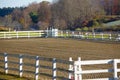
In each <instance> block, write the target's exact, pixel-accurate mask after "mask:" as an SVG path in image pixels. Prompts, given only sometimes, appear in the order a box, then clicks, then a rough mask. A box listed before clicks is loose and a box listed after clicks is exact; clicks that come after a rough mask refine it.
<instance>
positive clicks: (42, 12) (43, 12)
mask: <svg viewBox="0 0 120 80" xmlns="http://www.w3.org/2000/svg"><path fill="white" fill-rule="evenodd" d="M39 5H40V7H39V9H38V17H39V18H38V20H39V21H40V23H41V24H44V25H46V27H48V26H49V24H50V20H51V5H50V3H49V2H47V1H43V2H41V3H40V4H39ZM40 26H41V29H43V26H42V25H40ZM44 29H45V28H44ZM46 29H47V28H46Z"/></svg>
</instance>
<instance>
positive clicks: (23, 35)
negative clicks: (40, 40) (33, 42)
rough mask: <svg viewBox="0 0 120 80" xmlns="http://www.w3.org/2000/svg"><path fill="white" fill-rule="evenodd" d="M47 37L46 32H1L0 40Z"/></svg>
mask: <svg viewBox="0 0 120 80" xmlns="http://www.w3.org/2000/svg"><path fill="white" fill-rule="evenodd" d="M43 36H45V31H44V30H40V31H11V32H0V38H3V39H6V38H33V37H43Z"/></svg>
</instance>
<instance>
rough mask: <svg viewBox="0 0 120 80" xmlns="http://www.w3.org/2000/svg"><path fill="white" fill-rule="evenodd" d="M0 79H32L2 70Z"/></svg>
mask: <svg viewBox="0 0 120 80" xmlns="http://www.w3.org/2000/svg"><path fill="white" fill-rule="evenodd" d="M0 80H32V79H27V78H24V77H23V78H20V77H19V76H16V75H13V74H5V73H2V72H0Z"/></svg>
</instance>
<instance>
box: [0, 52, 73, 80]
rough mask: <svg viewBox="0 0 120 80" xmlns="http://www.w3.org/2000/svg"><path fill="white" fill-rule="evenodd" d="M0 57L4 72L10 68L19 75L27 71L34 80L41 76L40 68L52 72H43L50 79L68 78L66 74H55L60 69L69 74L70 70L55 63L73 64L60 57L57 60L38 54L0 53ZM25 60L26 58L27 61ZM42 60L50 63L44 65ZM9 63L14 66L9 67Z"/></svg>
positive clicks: (7, 71)
mask: <svg viewBox="0 0 120 80" xmlns="http://www.w3.org/2000/svg"><path fill="white" fill-rule="evenodd" d="M0 58H1V59H0V64H3V65H0V68H2V69H3V70H4V72H5V73H6V74H8V73H11V71H9V70H12V71H17V72H18V73H19V76H20V77H23V76H24V73H25V72H27V74H32V75H34V79H35V80H39V79H41V77H40V76H39V75H40V74H42V73H41V70H42V69H47V70H50V71H51V72H52V73H51V74H49V73H43V74H46V75H49V76H51V79H52V80H56V79H57V78H61V79H66V80H69V78H68V77H66V76H65V77H64V76H61V75H57V72H58V71H60V72H63V73H67V74H68V75H69V73H70V71H69V70H67V68H66V69H65V68H59V67H58V66H57V65H56V64H59V63H60V64H61V63H62V64H65V65H68V66H69V65H70V64H71V65H73V63H72V62H70V61H67V60H60V59H59V60H57V59H56V58H44V57H39V56H32V55H23V54H7V53H0ZM10 58H11V59H10ZM14 58H15V59H14ZM31 59H32V61H30V60H31ZM11 60H12V61H11ZM26 60H28V62H27V61H26ZM42 61H46V62H50V63H52V64H51V65H49V64H48V65H45V63H44V62H43V64H42ZM64 61H65V62H64ZM66 63H67V64H66ZM10 64H12V66H14V67H11V66H10ZM16 65H18V66H16ZM25 67H29V70H28V69H24V68H25ZM30 67H31V68H30ZM18 73H17V74H18ZM32 78H33V77H32Z"/></svg>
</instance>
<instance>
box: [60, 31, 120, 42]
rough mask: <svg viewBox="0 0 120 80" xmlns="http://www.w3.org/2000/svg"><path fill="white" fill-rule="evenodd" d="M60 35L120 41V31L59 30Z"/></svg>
mask: <svg viewBox="0 0 120 80" xmlns="http://www.w3.org/2000/svg"><path fill="white" fill-rule="evenodd" d="M58 37H64V38H80V39H95V40H116V41H120V33H117V32H116V33H104V32H100V33H92V32H79V31H59V33H58Z"/></svg>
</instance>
